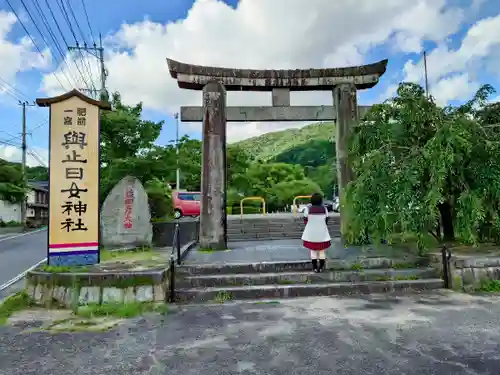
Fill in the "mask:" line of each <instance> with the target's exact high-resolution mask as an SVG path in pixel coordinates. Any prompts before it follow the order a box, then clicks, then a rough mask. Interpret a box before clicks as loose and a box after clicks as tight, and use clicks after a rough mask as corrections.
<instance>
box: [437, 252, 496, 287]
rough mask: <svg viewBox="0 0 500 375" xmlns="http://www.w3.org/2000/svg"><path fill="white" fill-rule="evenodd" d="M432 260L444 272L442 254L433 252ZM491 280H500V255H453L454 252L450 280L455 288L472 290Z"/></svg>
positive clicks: (451, 260)
mask: <svg viewBox="0 0 500 375" xmlns="http://www.w3.org/2000/svg"><path fill="white" fill-rule="evenodd" d="M432 262H433V264H434V266H435V267H436V268H438V269H439V270H440V272H441V273H442V269H443V266H442V260H441V254H433V255H432ZM491 280H500V257H498V256H486V255H476V256H465V255H453V252H452V257H451V259H450V281H451V287H452V288H453V289H455V290H461V291H464V292H471V291H474V290H477V289H478V288H480V287H481V284H482V283H484V282H488V281H491Z"/></svg>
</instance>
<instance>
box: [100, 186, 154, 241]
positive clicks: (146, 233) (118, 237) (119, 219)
mask: <svg viewBox="0 0 500 375" xmlns="http://www.w3.org/2000/svg"><path fill="white" fill-rule="evenodd" d="M101 234H102V243H103V245H104V246H105V247H125V248H127V247H137V246H150V245H151V241H152V238H153V229H152V225H151V213H150V210H149V203H148V195H147V193H146V191H145V190H144V187H143V186H142V184H141V182H140V181H139V180H138V179H137V178H135V177H132V176H127V177H124V178H123V179H122V180H121V181H120V182H118V184H116V186H115V187H114V188H113V189H112V190H111V192H110V193H109V194H108V196H107V197H106V199H105V201H104V204H103V205H102V209H101Z"/></svg>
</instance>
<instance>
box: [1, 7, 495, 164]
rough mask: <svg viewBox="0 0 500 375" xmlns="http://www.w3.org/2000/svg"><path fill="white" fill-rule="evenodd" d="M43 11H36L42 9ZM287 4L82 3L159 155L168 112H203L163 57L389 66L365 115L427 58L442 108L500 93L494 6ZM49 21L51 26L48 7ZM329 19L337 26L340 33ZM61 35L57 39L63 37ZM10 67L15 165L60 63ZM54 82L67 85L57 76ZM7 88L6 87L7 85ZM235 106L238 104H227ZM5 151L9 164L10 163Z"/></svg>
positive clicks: (80, 15)
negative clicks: (150, 128)
mask: <svg viewBox="0 0 500 375" xmlns="http://www.w3.org/2000/svg"><path fill="white" fill-rule="evenodd" d="M23 1H24V3H25V4H26V5H27V6H28V8H29V10H30V11H31V13H32V16H33V17H34V20H35V24H33V22H32V21H31V20H30V18H29V16H28V14H27V12H26V11H25V10H24V8H23V6H22V2H21V0H9V2H10V4H12V6H13V7H14V9H15V10H16V12H17V14H18V15H19V16H20V17H21V19H22V21H23V23H24V24H25V26H26V27H27V29H28V31H29V32H30V34H31V35H32V36H33V38H34V39H35V41H36V43H37V45H38V46H39V47H40V48H41V49H42V50H43V49H45V48H46V47H47V46H46V45H45V43H44V41H43V38H42V37H41V36H40V34H39V33H38V32H37V30H36V27H35V25H37V26H38V27H39V28H40V29H41V30H42V32H43V33H44V34H45V35H44V36H45V38H46V39H47V40H48V42H49V43H48V47H49V48H50V50H51V51H52V53H53V54H54V55H55V56H57V55H56V53H57V52H56V49H55V46H54V44H53V43H51V42H50V40H49V38H48V35H47V34H46V33H45V31H46V29H44V26H43V23H42V20H41V19H40V17H39V14H38V13H37V12H36V9H35V8H34V5H33V4H34V3H33V0H23ZM44 1H45V0H43V1H40V3H41V4H42V3H43V4H44ZM47 1H48V3H49V4H50V5H51V7H52V8H53V10H54V12H55V14H56V18H57V20H58V22H59V24H60V27H61V28H62V31H63V34H64V36H65V38H66V39H67V40H68V41H69V42H70V43H71V44H73V45H74V39H73V36H72V34H71V32H70V30H69V28H68V26H67V25H66V24H65V23H64V19H63V16H62V14H61V13H60V12H59V9H58V6H57V2H58V1H59V0H47ZM63 1H66V0H63ZM288 1H289V3H286V2H284V1H283V0H253V1H252V0H242V1H240V3H239V4H238V1H237V0H233V1H224V3H225V4H227V5H228V7H227V6H224V4H220V3H221V2H220V1H219V2H218V1H216V0H198V1H197V2H196V3H195V1H193V0H169V1H157V0H143V1H139V2H138V1H131V0H121V1H118V0H106V1H102V0H101V1H96V0H84V3H85V5H86V8H87V11H88V16H89V21H90V25H91V28H92V30H93V33H94V37H97V34H98V33H99V32H100V33H102V35H103V38H104V40H105V48H106V66H107V68H108V70H109V74H110V76H109V77H108V87H109V88H110V89H111V90H114V89H116V90H119V91H120V92H121V93H122V95H123V97H124V100H125V101H126V102H129V103H134V102H137V101H139V100H141V101H143V102H144V106H145V110H144V117H145V118H147V119H151V120H165V126H164V129H163V131H162V134H161V136H160V138H159V139H158V143H159V144H165V143H167V142H168V141H169V140H172V139H173V138H174V137H175V120H174V119H173V117H172V114H173V112H175V111H177V110H178V107H179V106H180V105H188V104H190V105H192V104H196V103H198V102H199V101H200V99H201V98H200V94H199V93H192V92H185V91H184V92H182V91H181V90H179V89H177V88H176V87H175V82H174V81H173V80H172V79H171V78H170V77H169V76H168V73H167V72H166V62H165V58H166V57H167V56H168V57H173V58H176V59H179V60H181V61H185V62H190V63H195V64H196V63H198V64H213V65H228V66H241V67H256V68H294V67H298V68H305V67H327V66H342V65H355V64H362V63H370V62H374V61H378V60H380V59H384V58H389V60H390V63H389V68H388V71H387V73H386V74H385V76H384V77H383V78H382V79H381V82H380V84H379V85H378V86H377V87H375V88H374V89H372V90H367V91H363V92H361V93H360V99H359V102H360V103H361V104H370V103H374V102H378V101H380V100H382V99H383V98H385V97H387V96H388V95H391V94H392V93H393V91H394V88H395V85H397V83H398V82H400V81H402V80H411V81H416V82H422V80H421V77H420V75H421V74H423V67H422V63H421V56H422V51H423V50H424V49H426V50H427V51H428V55H429V59H428V61H429V73H430V74H432V77H431V79H430V83H431V92H432V93H433V94H434V95H436V96H437V97H438V99H439V100H440V102H442V103H446V102H450V103H459V102H461V101H463V100H465V99H466V98H468V97H470V96H471V94H472V93H473V92H474V91H475V89H476V88H477V87H479V85H480V84H483V83H491V84H493V85H494V86H495V87H497V88H499V89H500V72H499V71H500V68H497V67H498V66H500V52H499V51H500V16H498V15H499V13H500V3H498V1H495V0H451V1H445V0H419V1H417V0H415V1H406V0H401V3H404V4H403V5H404V6H401V5H393V4H392V3H393V2H389V1H384V0H377V4H378V6H377V7H376V8H377V9H375V8H374V7H373V1H372V2H371V3H370V1H368V0H359V1H358V3H357V4H354V7H353V6H352V4H353V3H352V2H350V3H349V2H347V1H341V0H338V1H336V2H329V1H324V0H317V1H316V2H314V1H312V0H309V1H305V0H304V1H302V0H288ZM292 2H293V3H294V4H295V5H298V6H297V7H296V9H294V8H293V7H285V6H284V4H285V3H286V4H290V3H292ZM69 3H70V4H71V5H72V9H73V10H74V12H75V15H76V18H77V19H78V21H79V25H80V27H81V28H82V30H83V32H84V34H85V37H86V38H87V41H90V38H89V35H90V31H89V26H88V24H87V21H86V16H85V13H84V11H83V8H82V1H81V0H70V1H69ZM334 3H335V4H334ZM386 3H387V4H386ZM495 3H496V4H495ZM384 7H385V8H384ZM1 9H2V10H4V11H6V12H10V11H11V9H10V8H9V6H8V4H7V3H6V2H2V5H1ZM43 10H44V12H46V14H47V16H48V15H49V13H48V11H47V7H44V8H43ZM342 12H343V14H341V13H342ZM377 12H378V13H377ZM334 16H338V17H337V21H336V22H335V21H334V20H335V19H336V18H335V17H334ZM411 17H416V18H417V19H412V18H411ZM495 17H496V18H495ZM145 20H147V21H145ZM0 22H1V20H0ZM49 22H50V24H51V25H52V27H53V28H54V30H55V26H54V23H53V22H51V20H50V19H49ZM169 23H175V25H170V26H168V27H167V28H165V26H164V25H167V24H169ZM1 28H2V24H1V23H0V29H1ZM7 29H9V28H7ZM471 30H472V31H473V32H472V31H471ZM495 31H498V34H497V35H496V36H495V35H492V34H494V32H495ZM54 34H55V35H56V37H57V38H60V34H59V33H57V32H54ZM0 36H1V35H0ZM25 36H26V32H25V31H24V30H23V28H22V27H21V25H20V24H19V22H15V23H14V24H13V26H12V28H11V29H10V31H9V32H8V33H7V34H6V35H4V36H3V37H4V39H5V40H7V41H8V42H10V43H12V44H13V45H18V44H19V43H20V40H21V39H22V38H23V37H25ZM79 39H80V40H79V41H80V43H81V42H82V40H81V38H79ZM486 39H487V40H486ZM61 45H63V44H62V43H61ZM27 49H28V50H30V49H31V50H32V51H34V52H32V53H31V55H29V56H24V59H27V60H30V59H31V60H33V59H35V58H38V57H40V56H39V55H38V57H36V56H37V53H36V49H35V48H33V47H31V48H29V47H28V48H27ZM5 53H7V52H5ZM1 57H2V47H1V46H0V58H1ZM9 64H11V65H12V66H10V65H9V69H7V70H8V72H5V71H3V72H0V79H3V80H5V81H8V82H9V83H10V84H11V85H12V86H14V87H15V88H16V90H18V91H12V90H10V91H9V93H10V94H11V95H8V94H3V95H1V94H0V111H1V113H2V121H1V122H0V141H2V142H4V145H3V148H4V153H3V154H2V153H1V152H0V157H2V156H3V157H6V154H8V155H10V154H12V155H11V157H12V158H16V157H17V156H18V154H17V153H15V152H14V151H13V146H11V145H19V143H20V138H18V136H19V133H20V131H21V107H20V106H19V105H18V104H17V101H18V99H23V100H30V101H33V100H34V99H35V98H37V97H44V96H48V95H51V94H54V92H55V91H54V90H55V89H54V82H52V86H51V84H50V82H49V81H48V80H49V79H52V81H54V80H53V77H52V76H49V78H48V79H47V81H45V83H43V82H42V77H43V75H47V74H50V72H52V71H53V70H54V69H56V67H57V62H53V63H52V65H51V66H45V67H43V68H42V69H39V68H37V67H35V68H32V69H26V65H27V64H28V63H27V62H26V61H24V62H23V57H20V59H19V61H17V62H16V61H12V62H9ZM16 64H17V65H16ZM405 64H407V66H406V68H405ZM35 65H36V64H35ZM23 66H24V67H23ZM162 69H163V70H162ZM56 74H58V75H59V77H61V75H60V73H56ZM51 77H52V78H51ZM0 87H5V84H3V83H2V81H1V80H0ZM253 100H254V99H253V97H252V98H250V97H248V96H244V97H243V96H242V95H238V94H235V97H234V101H233V103H238V104H249V105H251V104H254V103H253ZM266 100H267V99H266ZM266 100H264V99H262V98H261V97H259V98H258V99H255V103H257V102H258V104H268V103H267V101H266ZM329 100H330V99H329V94H328V93H320V94H311V95H309V94H307V95H303V96H300V98H299V99H296V101H299V102H303V103H307V104H314V103H317V104H329ZM229 101H230V104H231V102H232V99H231V98H230V99H229ZM292 101H293V98H292ZM261 102H262V103H261ZM47 119H48V109H46V108H37V107H29V108H28V112H27V128H28V131H29V132H30V135H29V137H28V145H29V147H30V148H31V149H32V150H34V152H37V154H38V155H39V156H40V157H41V158H42V159H45V156H46V148H47V144H48V142H47V141H48V124H47V123H46V120H47ZM44 122H45V123H44ZM230 126H231V127H230V128H229V129H230V135H231V137H232V139H233V140H238V139H242V138H244V137H248V136H254V135H259V134H262V133H264V132H267V131H273V130H280V129H283V128H286V127H288V126H292V127H298V126H301V124H238V125H230ZM181 132H182V133H187V134H189V135H190V136H192V137H195V138H199V135H200V134H199V128H197V127H196V125H193V124H183V125H181ZM5 142H6V143H8V144H7V145H6V144H5ZM0 146H1V145H0ZM9 146H11V147H10V148H9ZM6 147H8V148H9V150H10V154H9V152H7V153H6V152H5V150H6ZM0 151H1V149H0ZM14 154H15V155H14ZM8 155H7V156H8Z"/></svg>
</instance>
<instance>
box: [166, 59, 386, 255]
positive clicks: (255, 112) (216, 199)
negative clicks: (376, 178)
mask: <svg viewBox="0 0 500 375" xmlns="http://www.w3.org/2000/svg"><path fill="white" fill-rule="evenodd" d="M387 62H388V60H382V61H379V62H377V63H374V64H369V65H362V66H354V67H348V68H333V69H297V70H254V69H228V68H216V67H208V66H199V65H191V64H184V63H181V62H178V61H175V60H171V59H167V63H168V68H169V71H170V75H171V76H172V78H174V79H176V80H177V83H178V86H179V87H180V88H182V89H189V90H203V102H202V106H199V107H181V110H180V119H181V121H183V122H203V165H202V177H201V185H202V186H201V215H200V247H203V248H211V249H226V247H227V214H226V189H227V171H226V122H227V121H235V122H247V121H332V120H333V121H336V123H337V126H336V134H335V144H336V154H337V175H338V183H339V194H340V195H341V194H342V192H343V189H345V187H346V186H347V184H348V183H349V181H351V180H352V178H353V176H352V171H351V169H350V168H349V165H348V162H347V145H346V137H347V135H348V133H349V129H350V127H351V125H352V124H354V123H356V122H357V121H358V118H359V117H360V116H363V115H364V113H366V111H367V110H368V109H369V107H358V105H357V94H356V92H357V90H362V89H368V88H372V87H374V86H375V85H376V84H377V83H378V81H379V79H380V77H381V76H382V75H383V74H384V73H385V71H386V68H387ZM226 91H270V92H271V93H272V106H265V107H262V106H261V107H245V106H243V107H226ZM291 91H331V92H332V94H333V98H332V101H333V105H332V106H293V107H292V106H290V92H291ZM341 222H343V220H342V218H341ZM342 227H344V225H342V226H341V228H342Z"/></svg>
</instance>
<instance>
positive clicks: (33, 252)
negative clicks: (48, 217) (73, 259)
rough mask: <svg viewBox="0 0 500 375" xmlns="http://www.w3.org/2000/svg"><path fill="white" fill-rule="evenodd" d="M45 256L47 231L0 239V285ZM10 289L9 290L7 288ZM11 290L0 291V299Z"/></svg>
mask: <svg viewBox="0 0 500 375" xmlns="http://www.w3.org/2000/svg"><path fill="white" fill-rule="evenodd" d="M46 256H47V230H46V229H45V230H41V231H38V232H33V233H29V234H25V235H22V236H19V237H14V238H5V237H4V238H1V239H0V285H2V284H4V283H5V282H7V281H9V280H11V279H12V278H14V277H16V276H17V275H19V274H20V273H21V272H23V271H25V270H26V269H28V268H29V267H31V266H33V265H34V264H36V263H37V262H39V261H40V260H42V259H44V258H45V257H46ZM9 289H10V288H9ZM10 293H11V290H5V291H0V299H1V298H3V297H5V296H6V294H7V295H8V294H10Z"/></svg>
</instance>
